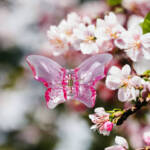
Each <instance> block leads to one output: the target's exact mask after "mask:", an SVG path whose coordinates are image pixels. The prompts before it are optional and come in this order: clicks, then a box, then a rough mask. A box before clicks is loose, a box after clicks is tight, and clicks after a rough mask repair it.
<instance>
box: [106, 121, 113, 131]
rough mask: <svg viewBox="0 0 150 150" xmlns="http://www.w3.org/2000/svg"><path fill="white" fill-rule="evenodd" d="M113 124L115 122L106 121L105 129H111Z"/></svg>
mask: <svg viewBox="0 0 150 150" xmlns="http://www.w3.org/2000/svg"><path fill="white" fill-rule="evenodd" d="M113 126H114V125H113V123H112V122H110V121H107V122H105V123H104V129H105V130H107V131H111V130H112V128H113Z"/></svg>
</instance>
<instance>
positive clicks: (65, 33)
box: [47, 13, 91, 55]
mask: <svg viewBox="0 0 150 150" xmlns="http://www.w3.org/2000/svg"><path fill="white" fill-rule="evenodd" d="M90 23H91V19H90V18H89V17H87V16H84V17H81V16H79V15H77V14H76V13H71V14H69V15H68V16H67V19H66V20H65V19H64V20H62V21H61V22H60V24H59V25H58V26H50V29H49V30H48V32H47V35H48V39H49V43H50V47H51V49H53V55H61V54H64V53H66V52H67V51H68V50H70V49H74V50H79V47H80V42H81V40H80V38H78V37H77V36H76V35H75V34H74V30H75V29H76V28H79V25H81V26H85V24H90ZM84 40H86V39H84Z"/></svg>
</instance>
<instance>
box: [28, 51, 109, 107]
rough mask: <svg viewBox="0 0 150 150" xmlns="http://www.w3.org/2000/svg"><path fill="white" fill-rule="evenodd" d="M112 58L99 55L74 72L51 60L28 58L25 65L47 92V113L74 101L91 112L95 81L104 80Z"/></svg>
mask: <svg viewBox="0 0 150 150" xmlns="http://www.w3.org/2000/svg"><path fill="white" fill-rule="evenodd" d="M111 59H112V55H110V54H98V55H95V56H92V57H90V58H88V59H87V60H85V61H84V62H83V63H82V64H81V65H79V66H78V67H77V68H75V69H65V68H63V67H61V66H60V65H59V64H57V63H56V62H55V61H53V60H51V59H50V58H47V57H44V56H40V55H30V56H28V57H27V63H28V65H29V66H30V68H31V70H32V72H33V75H34V78H35V80H37V81H39V82H42V83H43V84H44V86H45V87H46V88H47V90H46V92H45V99H46V102H47V106H48V107H49V108H50V109H53V108H55V107H56V106H57V105H58V104H60V103H63V102H65V101H68V100H77V101H80V102H81V103H83V104H84V105H86V106H87V107H89V108H91V107H93V106H94V105H95V98H96V90H95V88H94V87H95V84H96V83H97V81H99V80H101V79H103V78H104V77H105V76H106V65H107V64H108V63H109V62H110V61H111Z"/></svg>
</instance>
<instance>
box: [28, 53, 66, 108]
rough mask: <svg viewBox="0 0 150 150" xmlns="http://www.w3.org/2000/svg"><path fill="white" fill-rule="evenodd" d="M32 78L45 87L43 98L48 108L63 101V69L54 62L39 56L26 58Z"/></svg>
mask: <svg viewBox="0 0 150 150" xmlns="http://www.w3.org/2000/svg"><path fill="white" fill-rule="evenodd" d="M26 60H27V63H28V64H29V66H30V68H31V70H32V72H33V75H34V78H35V79H36V80H38V81H40V82H42V83H43V84H44V85H45V86H46V87H47V91H46V92H45V98H46V101H47V105H48V107H49V108H54V107H55V106H56V105H58V104H59V103H62V102H64V101H65V97H64V93H63V86H62V81H63V78H64V73H65V69H63V68H62V67H61V66H60V65H59V64H57V63H56V62H55V61H53V60H51V59H49V58H47V57H44V56H39V55H30V56H28V57H27V59H26Z"/></svg>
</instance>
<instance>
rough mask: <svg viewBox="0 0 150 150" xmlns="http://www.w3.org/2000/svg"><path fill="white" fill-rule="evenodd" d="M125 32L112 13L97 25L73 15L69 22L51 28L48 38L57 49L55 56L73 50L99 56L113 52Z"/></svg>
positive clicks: (84, 17)
mask: <svg viewBox="0 0 150 150" xmlns="http://www.w3.org/2000/svg"><path fill="white" fill-rule="evenodd" d="M123 31H125V29H124V28H123V27H122V26H121V24H120V23H119V21H118V20H117V17H116V16H115V14H114V13H112V12H111V13H109V15H106V16H105V17H104V19H100V18H99V19H97V20H96V23H93V21H92V19H90V18H89V17H88V16H83V17H82V16H79V15H77V14H76V13H71V14H69V15H68V17H67V20H62V21H61V22H60V24H59V25H58V26H51V27H50V30H49V31H48V38H49V42H50V46H51V47H53V48H54V49H55V50H54V53H53V54H54V55H60V54H62V53H65V52H66V51H68V50H72V49H73V50H79V51H81V52H82V53H83V54H97V53H102V52H108V51H112V50H113V49H114V48H115V42H116V41H117V40H119V37H120V34H121V33H122V32H123ZM57 49H58V51H57Z"/></svg>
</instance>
